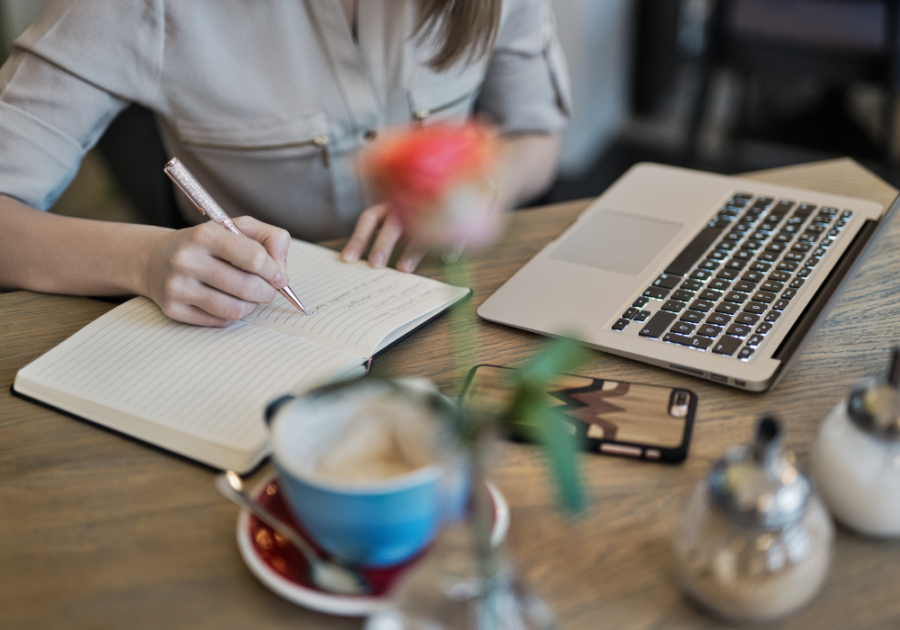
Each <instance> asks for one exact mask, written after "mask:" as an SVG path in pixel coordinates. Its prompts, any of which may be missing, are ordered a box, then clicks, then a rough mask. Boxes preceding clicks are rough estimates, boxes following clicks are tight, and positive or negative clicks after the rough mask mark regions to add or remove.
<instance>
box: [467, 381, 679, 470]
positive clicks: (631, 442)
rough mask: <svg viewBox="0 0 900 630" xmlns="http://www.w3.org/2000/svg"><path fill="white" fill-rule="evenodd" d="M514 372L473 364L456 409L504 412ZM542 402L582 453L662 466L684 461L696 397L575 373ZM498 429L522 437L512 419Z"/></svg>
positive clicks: (522, 429) (523, 432)
mask: <svg viewBox="0 0 900 630" xmlns="http://www.w3.org/2000/svg"><path fill="white" fill-rule="evenodd" d="M514 373H515V369H514V368H507V367H501V366H497V365H486V364H482V365H477V366H475V367H474V368H472V370H470V371H469V375H468V377H467V379H466V383H465V385H464V387H463V391H462V393H461V394H460V405H461V406H462V407H463V408H467V407H471V406H473V405H477V406H479V407H481V408H491V409H502V408H504V407H505V403H506V402H508V401H509V398H510V397H511V396H512V376H513V374H514ZM547 403H548V404H549V405H551V406H553V407H555V408H557V409H558V410H559V411H560V412H561V413H560V414H559V417H560V418H561V419H562V420H563V421H565V422H566V423H567V424H568V426H569V428H570V430H571V431H572V432H573V434H574V435H576V436H577V437H579V438H581V440H580V441H581V442H582V443H583V444H584V446H585V448H586V449H588V450H590V451H595V452H598V453H604V454H608V455H619V456H623V457H632V458H638V459H646V460H651V461H663V462H680V461H683V460H684V459H685V458H686V457H687V454H688V445H689V444H690V440H691V432H692V429H693V424H694V416H695V414H696V411H697V395H696V394H695V393H694V392H693V391H691V390H689V389H684V388H680V387H676V388H672V387H662V386H659V385H648V384H644V383H626V382H623V381H616V380H613V379H602V378H595V377H592V376H579V375H575V374H563V375H560V376H559V377H558V378H557V380H556V381H555V382H554V383H553V385H552V386H551V387H550V388H549V389H548V391H547ZM504 426H505V429H506V432H507V435H508V437H510V438H511V439H515V440H526V439H527V438H526V435H527V431H526V430H525V427H524V425H523V424H522V423H521V422H518V421H517V420H516V418H507V419H506V420H505V423H504Z"/></svg>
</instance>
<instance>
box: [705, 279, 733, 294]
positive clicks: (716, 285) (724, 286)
mask: <svg viewBox="0 0 900 630" xmlns="http://www.w3.org/2000/svg"><path fill="white" fill-rule="evenodd" d="M730 286H731V283H730V282H728V280H722V279H721V278H714V279H713V280H710V281H709V284H708V285H706V288H707V289H713V290H714V291H727V290H728V287H730Z"/></svg>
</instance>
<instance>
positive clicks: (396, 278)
mask: <svg viewBox="0 0 900 630" xmlns="http://www.w3.org/2000/svg"><path fill="white" fill-rule="evenodd" d="M288 276H289V277H290V279H291V287H292V288H293V289H294V291H295V292H296V293H297V297H299V298H300V301H301V302H303V305H304V306H305V307H306V310H307V312H308V315H303V314H302V313H298V312H297V311H296V309H294V308H293V307H292V306H291V305H290V304H289V303H288V302H287V301H286V300H285V299H284V298H282V297H281V296H279V297H278V298H277V299H276V301H274V302H272V303H271V304H267V305H262V306H260V307H259V308H258V309H257V310H256V311H254V312H253V313H252V314H251V315H249V316H248V317H246V318H245V321H248V322H253V323H255V324H259V325H260V326H266V327H269V328H273V329H276V330H280V331H281V332H284V333H286V334H289V335H294V336H298V337H304V338H306V339H310V340H314V341H318V342H320V343H325V344H329V345H331V346H334V347H336V348H341V349H344V350H347V351H349V352H353V353H355V354H358V355H360V356H371V355H373V354H375V352H377V351H378V350H380V349H381V348H382V347H383V346H384V345H386V341H387V340H389V339H392V338H394V337H396V336H399V334H400V333H402V332H403V330H404V329H406V328H411V327H412V326H414V325H415V324H416V323H418V322H419V321H421V320H422V319H425V318H427V317H428V316H429V315H431V314H433V313H435V312H436V311H438V310H440V309H443V308H445V307H446V306H447V305H448V304H451V303H452V302H455V301H456V300H458V299H460V298H461V297H463V296H464V295H466V293H467V292H468V291H467V289H461V288H459V287H453V286H449V285H447V284H444V283H442V282H438V281H436V280H432V279H430V278H424V277H422V276H417V275H413V274H408V273H401V272H399V271H397V270H395V269H372V268H371V267H370V266H369V264H368V263H367V262H365V261H359V262H356V263H344V262H341V260H340V254H339V253H338V252H336V251H334V250H331V249H327V248H325V247H320V246H318V245H313V244H310V243H305V242H303V241H297V240H294V241H292V242H291V250H290V254H289V256H288Z"/></svg>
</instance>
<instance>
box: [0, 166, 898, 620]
mask: <svg viewBox="0 0 900 630" xmlns="http://www.w3.org/2000/svg"><path fill="white" fill-rule="evenodd" d="M748 176H749V177H752V178H756V179H759V180H763V181H769V182H774V183H779V184H788V185H795V186H801V187H805V188H809V189H815V190H822V191H827V192H835V193H840V194H844V195H850V196H857V197H863V198H867V199H872V200H874V201H878V202H879V203H882V204H884V205H885V206H888V205H889V204H890V203H891V202H892V201H893V199H894V197H895V196H896V194H897V191H896V190H894V189H893V188H891V187H890V186H889V185H887V184H886V183H885V182H883V181H882V180H880V179H878V178H876V177H875V176H874V175H872V174H871V173H869V172H868V171H866V170H865V169H863V168H862V167H860V166H859V165H858V164H856V163H855V162H852V161H850V160H834V161H829V162H824V163H817V164H812V165H801V166H797V167H791V168H784V169H776V170H774V171H766V172H760V173H754V174H750V175H748ZM587 202H588V200H585V201H581V202H573V203H568V204H561V205H558V206H551V207H546V208H539V209H533V210H525V211H520V212H516V213H514V214H513V215H512V216H511V224H510V228H509V230H508V235H507V238H506V239H505V242H504V243H503V244H502V245H501V246H500V247H498V248H495V249H493V250H491V251H490V252H482V253H477V254H475V255H473V256H472V258H471V263H472V275H473V287H474V289H475V294H474V296H473V299H472V300H470V301H469V302H468V303H467V305H466V309H465V314H464V316H463V317H462V323H461V329H462V330H464V331H465V333H466V336H467V337H468V338H469V341H468V345H467V347H464V348H463V351H462V354H461V355H459V356H457V357H456V359H455V360H454V359H453V358H452V357H453V350H454V348H455V345H454V342H453V336H452V335H451V325H452V324H453V321H451V318H450V317H447V316H445V317H442V318H441V319H440V320H438V321H436V322H434V323H433V324H431V325H430V326H428V327H427V328H425V329H423V330H421V331H419V332H418V333H416V334H415V335H413V336H412V337H410V338H408V339H406V340H404V341H403V342H401V343H400V344H399V345H398V346H396V347H394V348H392V349H391V350H389V351H388V352H386V353H385V354H384V355H382V356H380V357H378V359H376V364H375V366H376V367H375V371H376V372H377V373H381V374H392V375H404V376H423V377H427V378H431V379H432V380H434V381H435V382H436V383H437V384H438V385H439V386H440V387H441V388H442V389H443V390H444V391H445V392H446V393H448V394H453V393H455V392H457V391H458V388H459V387H460V384H461V382H462V378H463V377H464V375H465V373H466V371H467V370H468V369H469V368H470V367H471V366H472V365H474V364H476V363H478V362H485V363H495V364H500V365H509V366H517V365H521V364H522V362H524V361H526V360H527V359H528V358H529V357H530V356H532V354H533V353H534V352H535V351H536V350H537V349H538V348H539V347H540V345H541V343H542V342H543V341H544V340H543V338H541V337H539V336H537V335H533V334H529V333H524V332H522V331H517V330H514V329H511V328H506V327H503V326H499V325H495V324H490V323H486V322H482V321H479V320H478V319H477V317H476V316H475V314H474V309H475V308H476V307H477V306H478V305H479V304H480V303H481V302H482V301H483V300H484V299H485V298H486V297H487V296H488V295H490V294H491V293H492V292H493V291H494V290H495V289H496V288H497V287H499V286H500V284H502V282H503V281H504V280H505V279H506V278H508V277H509V276H510V275H511V274H512V273H513V272H514V271H515V270H516V269H518V268H519V267H520V266H521V265H522V264H524V263H525V262H526V261H527V260H528V259H529V258H530V257H531V256H532V255H533V254H534V253H536V252H537V251H538V250H539V249H540V248H541V247H542V246H543V245H544V244H546V243H547V242H549V241H550V240H551V239H553V238H554V237H555V236H557V235H558V234H559V233H560V232H562V231H563V230H564V229H565V228H566V227H567V226H568V225H569V224H570V223H571V222H572V221H573V220H574V218H575V217H576V216H577V215H578V213H579V212H580V211H581V210H582V209H583V208H584V207H585V206H586V205H587ZM898 270H900V225H897V224H896V223H895V224H894V225H891V226H890V228H889V230H888V231H887V232H886V233H884V234H883V236H882V238H881V239H880V241H879V242H878V243H877V244H876V245H875V247H874V249H873V251H872V252H871V255H870V256H869V257H868V258H867V260H866V261H865V262H864V264H863V265H862V266H861V268H860V270H859V273H858V274H857V275H856V277H855V278H853V280H852V281H851V282H850V283H849V285H848V287H847V289H846V291H845V292H844V293H843V295H842V296H841V297H840V299H839V300H838V301H837V302H836V303H835V305H834V307H833V308H832V310H831V312H830V313H829V315H828V316H827V318H826V320H825V322H824V323H823V325H822V326H820V327H819V329H818V330H817V331H816V332H815V334H814V335H813V336H812V338H811V339H810V340H809V343H808V344H807V345H806V347H805V348H804V349H803V351H802V353H801V355H800V356H799V357H798V359H797V361H796V363H795V364H794V365H793V366H792V367H791V369H790V371H789V372H788V374H787V375H786V377H785V378H784V380H783V381H782V382H781V383H780V384H779V385H778V387H776V388H775V389H774V390H773V391H771V392H768V393H766V394H750V393H744V392H740V391H736V390H733V389H730V388H726V387H723V386H719V385H715V384H712V383H707V382H705V381H700V380H697V379H693V378H690V377H687V376H684V375H681V374H677V373H673V372H668V371H664V370H661V369H657V368H654V367H650V366H646V365H643V364H640V363H637V362H634V361H630V360H627V359H623V358H619V357H615V356H612V355H607V354H603V353H600V352H594V353H593V354H592V358H591V361H590V363H589V364H588V365H587V366H585V367H584V368H583V369H582V370H581V371H582V372H584V373H585V374H589V375H594V376H602V377H607V378H614V379H618V380H630V381H636V382H646V383H653V384H660V385H678V386H682V387H687V388H690V389H692V390H694V391H695V392H696V393H697V394H698V396H699V400H700V405H699V410H698V417H697V424H696V427H695V431H694V438H693V443H692V446H691V451H690V455H689V457H688V459H687V461H686V462H684V463H683V464H681V465H677V466H669V465H662V464H653V463H644V462H636V461H632V460H628V459H622V458H615V457H609V456H600V455H589V454H585V455H583V456H582V457H581V465H582V470H583V473H584V476H585V479H586V481H587V483H588V486H589V488H590V493H591V497H592V506H591V509H590V511H589V512H588V513H587V514H586V515H585V516H583V517H581V518H579V519H577V520H574V521H569V520H566V519H565V518H564V517H562V516H561V515H560V514H559V512H557V511H556V510H555V503H554V497H553V493H552V488H551V487H550V485H549V483H548V481H547V474H546V469H545V467H544V461H543V459H542V457H541V455H540V453H539V452H537V451H536V450H535V449H534V448H532V447H529V446H526V445H519V444H505V445H503V447H502V450H501V453H500V454H499V456H498V458H497V461H496V464H495V468H494V469H493V472H492V476H493V478H494V479H495V481H496V483H497V484H498V486H499V487H500V488H501V490H502V492H503V493H504V495H505V496H506V498H507V500H508V502H509V503H510V506H511V510H512V526H511V528H510V531H509V536H508V539H507V546H506V549H507V552H508V553H509V555H510V557H511V558H512V559H513V561H514V563H515V564H516V566H518V568H519V569H520V571H521V573H522V574H523V576H524V577H525V579H526V581H527V582H528V584H530V585H531V586H532V588H534V590H536V591H537V592H539V593H540V594H541V595H542V596H543V597H544V598H545V599H546V600H547V601H548V602H549V603H550V605H551V606H552V607H553V608H554V610H555V611H556V613H557V615H558V617H559V621H560V627H561V628H566V629H568V628H574V629H581V628H585V629H593V628H607V629H609V628H623V629H626V628H627V629H650V628H667V629H668V628H673V629H683V628H685V629H686V628H691V629H707V628H722V627H727V624H724V623H723V622H722V621H720V620H718V619H716V618H714V617H712V616H709V615H708V614H706V613H705V612H704V611H702V610H700V609H699V608H697V607H696V606H694V605H693V604H692V603H691V602H689V601H688V600H687V599H686V598H685V597H684V596H683V595H682V592H681V590H680V589H679V587H678V584H677V583H676V579H675V567H674V561H673V556H672V553H671V551H670V538H671V530H672V522H673V518H674V516H675V514H676V513H677V510H678V509H679V507H680V505H681V503H682V501H683V500H684V499H685V497H686V494H687V492H688V491H689V490H690V488H691V487H693V485H694V484H695V483H697V481H698V480H700V479H701V478H702V476H703V475H704V474H705V473H706V472H707V470H708V469H709V467H710V465H711V464H712V463H713V462H714V461H715V460H716V459H717V458H718V457H719V456H720V455H721V454H722V452H723V451H724V449H725V448H727V447H728V446H730V445H732V444H736V443H739V442H745V441H747V440H748V439H749V437H750V435H751V430H752V427H753V425H754V422H755V419H756V417H757V416H758V415H759V414H761V413H763V412H773V413H775V414H777V416H778V417H779V418H781V419H782V420H783V422H784V424H785V428H786V431H787V442H788V446H789V447H791V448H792V449H794V450H795V451H796V453H797V455H798V457H799V460H800V462H801V464H805V463H806V462H807V458H808V454H809V447H810V443H811V440H812V438H813V436H814V434H815V430H816V427H817V425H818V422H819V421H820V420H821V419H822V418H823V417H824V415H825V414H826V413H827V412H828V410H829V409H830V408H831V407H832V406H833V405H834V404H835V403H837V402H838V401H839V400H840V399H841V397H843V396H844V395H845V394H846V392H847V390H848V388H849V387H850V386H851V385H852V384H853V383H854V382H855V381H856V380H857V379H859V378H861V377H863V376H866V375H871V374H875V373H878V372H880V371H881V370H882V369H883V367H884V366H885V365H886V361H887V358H888V347H889V345H890V344H892V343H896V342H898V341H900V315H898V313H900V282H898V281H897V277H898ZM423 272H424V273H425V274H426V275H431V276H434V277H442V274H443V270H442V269H441V268H440V267H439V266H438V265H436V264H435V263H434V262H431V263H428V264H426V266H425V268H424V269H423ZM294 283H295V284H296V283H297V280H294ZM112 306H113V304H111V303H108V302H101V301H97V300H91V299H87V298H69V297H59V296H48V295H38V294H34V293H27V292H15V293H9V294H5V295H0V387H2V391H0V627H2V628H4V629H6V628H15V629H18V628H23V629H24V628H29V629H30V628H67V629H81V628H84V629H88V628H90V629H94V628H125V627H127V628H207V627H208V628H217V629H229V628H249V627H253V628H326V629H330V628H334V629H338V628H359V627H361V621H360V620H359V619H344V618H338V617H329V616H325V615H320V614H317V613H314V612H311V611H308V610H305V609H303V608H300V607H297V606H295V605H293V604H291V603H289V602H287V601H285V600H283V599H281V598H280V597H278V596H276V595H274V594H273V593H271V592H270V591H268V590H267V589H266V588H265V587H264V586H263V585H261V584H260V583H259V582H257V581H256V579H255V578H254V577H253V576H252V575H251V574H250V573H249V571H248V570H247V569H246V568H245V567H244V565H243V563H242V561H241V559H240V556H239V555H238V551H237V548H236V544H235V540H234V537H235V520H236V517H237V511H236V508H234V507H232V506H231V505H230V504H229V503H227V502H226V501H225V500H224V499H222V498H220V497H219V495H218V494H217V493H216V492H215V491H214V490H213V487H212V479H213V476H214V471H212V470H210V469H207V468H204V467H202V466H199V465H197V464H195V463H193V462H190V461H187V460H184V459H181V458H179V457H177V456H173V455H171V454H169V453H166V452H163V451H161V450H158V449H155V448H153V447H149V446H147V445H145V444H142V443H138V442H136V441H134V440H131V439H129V438H127V437H124V436H121V435H119V434H116V433H113V432H111V431H108V430H105V429H101V428H99V427H97V426H95V425H91V424H89V423H87V422H84V421H80V420H75V419H73V418H71V417H68V416H65V415H62V414H59V413H56V412H54V411H51V410H48V409H46V408H44V407H41V406H39V405H36V404H33V403H31V402H28V401H25V400H21V399H19V398H17V397H14V396H12V395H11V394H10V393H9V387H10V385H11V383H12V380H13V378H14V376H15V373H16V371H17V370H18V369H20V368H21V367H22V366H24V365H25V364H26V363H28V362H29V361H31V360H32V359H34V358H35V357H37V356H39V355H40V354H41V353H43V352H45V351H47V350H49V349H50V348H51V347H53V346H54V345H56V344H57V343H59V342H60V341H62V340H63V339H64V338H66V337H67V336H68V335H70V334H72V333H73V332H75V331H76V330H77V329H78V328H80V327H81V326H83V325H85V324H86V323H88V322H89V321H91V320H92V319H94V318H96V317H97V316H99V315H100V314H102V313H103V312H105V311H107V310H109V309H110V308H112ZM266 472H268V471H267V469H265V468H264V469H262V470H260V471H259V472H258V473H257V475H256V477H257V478H258V477H259V476H261V475H262V474H265V473H266ZM251 481H252V480H251ZM897 566H900V541H874V540H870V539H866V538H863V537H860V536H856V535H854V534H851V533H849V532H847V531H845V530H843V529H839V530H838V536H837V544H836V549H835V561H834V563H833V566H832V568H831V571H830V574H829V578H828V580H827V583H826V585H825V587H824V589H823V591H822V593H821V594H820V595H819V596H818V597H817V598H816V599H815V600H814V601H813V602H812V603H811V604H810V605H809V606H807V607H806V608H804V609H803V610H801V611H800V612H799V613H797V614H796V615H794V616H792V617H790V618H788V619H786V620H784V621H783V622H779V623H776V624H771V625H769V626H765V627H772V628H779V629H781V628H783V629H785V630H787V629H807V628H840V629H850V628H860V629H862V628H866V629H870V628H871V629H881V628H883V629H888V628H891V629H894V628H897V627H900V580H898V579H897Z"/></svg>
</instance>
